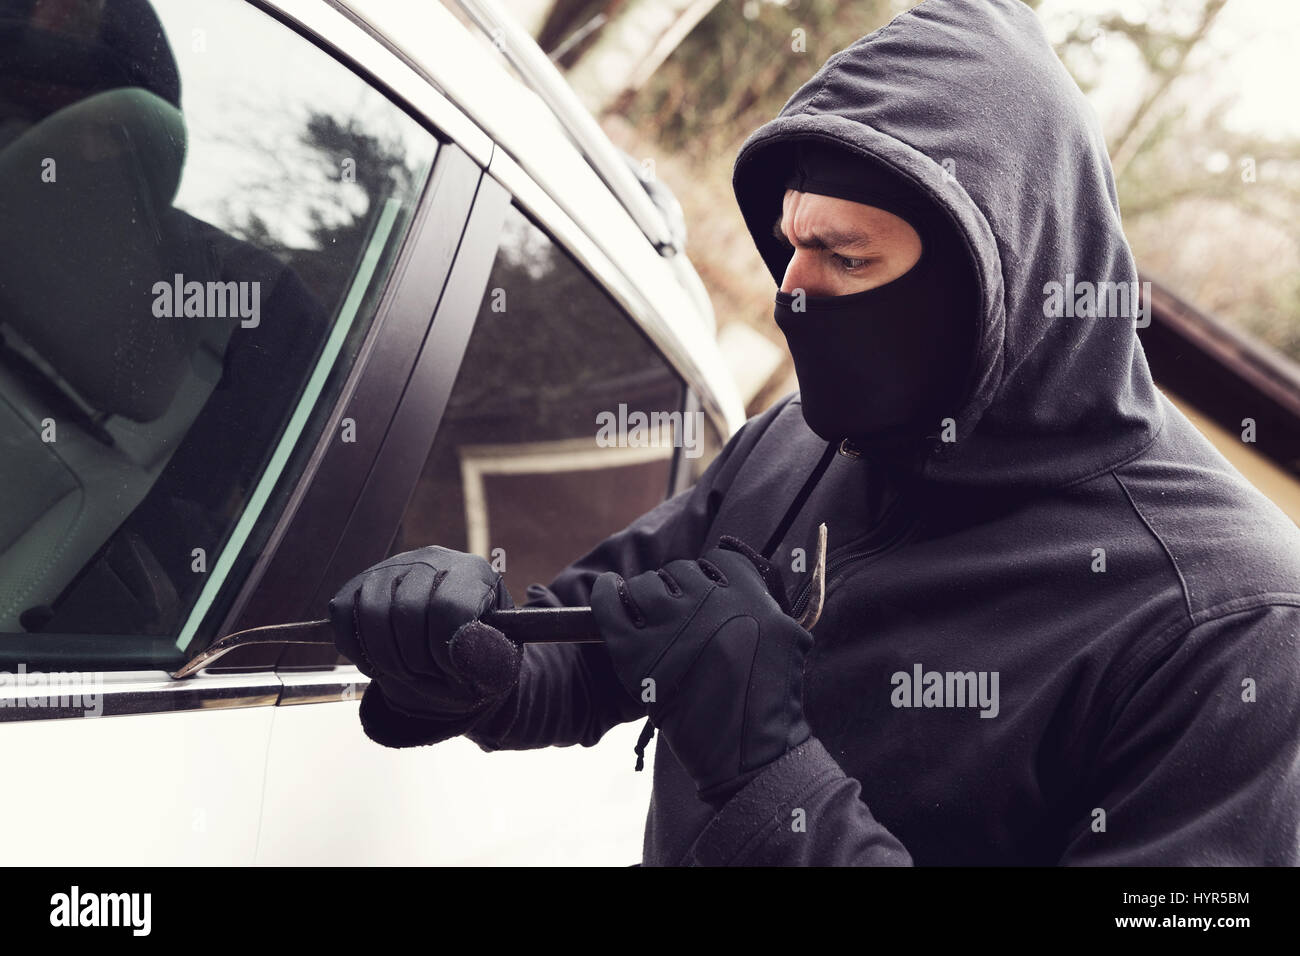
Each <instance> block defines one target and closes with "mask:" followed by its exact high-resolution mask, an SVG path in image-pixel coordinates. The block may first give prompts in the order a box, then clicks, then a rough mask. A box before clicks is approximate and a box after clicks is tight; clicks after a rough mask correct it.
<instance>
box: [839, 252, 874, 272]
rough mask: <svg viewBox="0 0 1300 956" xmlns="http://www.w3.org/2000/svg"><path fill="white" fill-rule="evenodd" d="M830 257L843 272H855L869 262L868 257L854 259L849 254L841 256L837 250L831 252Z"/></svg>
mask: <svg viewBox="0 0 1300 956" xmlns="http://www.w3.org/2000/svg"><path fill="white" fill-rule="evenodd" d="M831 257H832V258H833V259H835V260H836V262H838V263H839V267H840V269H842V270H843V271H845V272H857V271H858V270H860V269H862V268H863V267H865V266H866V265H867V264H868V263H870V262H871V260H870V259H854V258H851V257H849V256H842V255H840V254H839V253H838V252H833V253H831Z"/></svg>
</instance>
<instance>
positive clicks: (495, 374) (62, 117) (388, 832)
mask: <svg viewBox="0 0 1300 956" xmlns="http://www.w3.org/2000/svg"><path fill="white" fill-rule="evenodd" d="M19 6H22V5H21V4H20V5H19ZM35 9H39V7H37V8H35ZM68 9H69V10H72V11H73V12H72V13H70V14H68V15H67V16H65V17H64V18H62V19H59V18H57V17H53V18H52V17H43V18H42V17H40V16H37V15H36V14H31V15H29V16H28V15H19V14H3V13H0V45H3V46H5V47H8V48H7V49H0V335H2V336H3V345H2V346H0V488H3V494H4V498H3V502H2V503H0V747H2V748H3V752H4V754H5V757H6V760H7V762H8V764H9V765H10V766H11V767H15V768H22V773H21V777H22V781H23V782H22V784H21V786H16V785H12V783H13V781H12V780H11V785H10V786H6V787H5V788H3V793H2V794H0V815H2V816H3V818H4V819H6V820H8V821H10V822H11V824H14V825H12V826H11V827H10V828H9V834H8V835H7V836H6V838H5V840H4V851H3V857H4V860H5V863H6V864H8V865H11V866H13V865H30V864H69V865H114V866H118V865H133V864H237V865H248V864H324V863H330V864H333V863H357V864H370V863H376V864H386V863H394V864H399V863H403V864H404V863H412V864H414V863H613V864H628V863H633V862H635V861H637V860H638V859H639V858H640V842H641V832H642V827H643V823H644V815H645V808H646V800H647V798H648V794H649V790H650V781H649V779H648V778H649V776H650V775H649V774H648V773H641V774H637V773H634V772H633V770H632V764H633V762H634V758H633V755H632V741H633V739H634V738H635V735H636V730H637V727H636V726H635V725H634V724H629V725H625V726H623V727H620V728H616V729H615V730H614V731H612V732H611V733H610V734H608V735H607V736H606V738H605V740H603V741H602V742H601V744H600V745H599V746H598V747H595V748H591V749H589V750H587V749H583V748H568V749H551V750H547V751H535V752H526V753H498V754H491V755H489V754H486V753H482V752H481V751H479V750H478V748H477V747H475V746H474V745H473V744H471V743H469V742H468V741H465V740H463V739H456V740H451V741H447V742H446V743H444V744H440V745H438V746H436V747H420V748H412V749H409V750H391V749H388V748H385V747H381V746H380V745H378V744H375V743H373V742H371V741H370V740H369V739H367V738H366V737H365V736H364V734H363V733H362V731H361V728H360V724H359V721H358V717H357V706H358V699H359V697H360V693H361V691H362V690H363V689H364V687H365V685H366V681H367V679H366V677H365V676H364V675H362V674H361V673H360V672H359V671H358V670H357V669H356V668H355V667H353V666H351V665H350V664H349V663H348V662H347V661H346V660H343V659H341V658H340V657H339V656H338V654H337V653H336V652H335V651H334V650H333V648H332V647H328V646H323V645H316V646H311V645H294V644H276V645H268V646H260V647H252V648H247V649H243V650H237V651H234V652H232V653H230V654H228V655H226V656H224V657H221V658H219V659H216V660H214V661H213V662H212V663H211V664H210V665H209V666H207V667H206V668H204V669H202V670H200V671H199V672H198V673H197V674H196V675H195V676H192V677H188V678H184V679H176V678H174V677H173V676H171V675H172V674H174V673H175V672H176V671H177V670H179V669H180V668H181V667H182V666H183V665H184V664H185V663H186V662H187V661H189V660H192V659H193V658H194V657H195V656H196V655H197V654H199V653H200V652H201V651H203V650H204V648H206V647H208V646H209V645H210V644H211V643H212V642H213V641H214V640H216V639H217V638H219V637H221V636H223V635H226V634H230V633H232V632H235V631H239V630H242V629H245V628H249V627H255V626H260V625H268V624H279V623H284V622H291V621H301V620H312V619H318V618H322V617H324V616H325V605H326V603H327V602H328V600H329V598H330V597H331V596H332V595H333V593H334V592H335V590H336V589H337V588H338V587H339V586H340V585H341V584H342V583H343V582H344V581H345V580H346V579H347V578H349V577H351V576H352V575H353V574H355V573H357V572H358V571H360V570H362V569H364V568H366V567H368V566H370V565H372V564H374V563H376V562H377V561H379V560H381V559H382V558H384V557H385V556H387V555H389V554H393V553H396V552H399V551H403V550H408V549H410V548H414V547H419V546H422V545H426V544H442V545H445V546H448V547H453V548H457V549H461V550H466V551H472V552H476V553H480V554H482V555H483V556H484V557H488V558H489V559H491V560H493V561H494V562H499V564H500V567H501V568H502V569H503V570H504V571H505V577H506V582H507V585H508V586H509V588H510V590H511V593H512V595H513V596H514V598H515V601H516V603H523V602H524V601H525V600H527V597H528V591H527V588H528V585H529V584H530V583H533V582H538V583H542V584H546V583H549V582H550V581H551V579H552V578H553V577H554V575H555V574H556V573H557V572H558V571H560V570H561V569H562V568H563V567H565V566H566V565H568V564H569V563H570V562H572V561H573V560H575V559H576V558H578V557H580V556H581V555H582V554H583V553H585V552H586V551H587V550H589V549H590V548H591V547H593V546H594V545H596V544H597V543H598V542H599V541H601V540H602V539H603V538H605V537H607V536H608V535H610V534H612V533H613V532H615V531H617V530H619V529H620V528H622V527H623V526H625V525H626V524H627V523H628V522H629V521H631V520H632V519H633V518H635V517H637V516H638V515H640V514H642V513H643V512H645V511H647V510H649V509H650V508H651V507H653V506H654V505H655V504H656V503H657V502H659V501H660V500H662V499H664V498H665V497H667V496H669V495H671V494H673V493H675V492H676V491H679V490H681V489H683V488H685V487H687V486H689V485H690V484H691V483H692V481H693V480H694V478H695V477H696V476H698V474H699V473H700V471H701V470H702V469H703V467H704V466H705V465H706V464H707V463H708V461H709V460H710V459H711V457H712V456H713V454H714V453H716V451H717V449H718V448H719V447H720V446H721V444H722V442H724V441H725V439H726V438H727V437H728V436H729V435H730V434H731V433H732V432H733V431H734V430H735V429H736V428H738V427H739V425H740V424H741V422H742V420H743V412H742V409H741V407H740V403H739V401H738V398H737V396H736V393H735V391H734V387H733V385H732V383H731V379H730V377H729V374H728V372H727V371H726V369H725V366H724V365H723V363H722V360H721V357H720V355H719V354H718V351H717V348H716V346H715V344H714V340H713V316H712V311H711V308H710V306H709V303H708V298H707V296H706V295H705V294H704V291H703V287H702V285H701V284H700V281H699V279H698V277H697V276H696V274H695V272H694V271H693V269H692V268H691V266H690V264H689V262H688V261H687V260H686V258H685V256H684V254H683V253H682V251H681V247H682V235H681V230H680V224H679V219H678V218H677V217H676V216H675V215H674V210H673V206H674V203H673V202H672V200H671V197H670V196H669V195H668V194H667V193H666V191H665V190H663V188H662V187H660V186H659V185H658V184H655V183H646V182H643V181H642V180H641V178H640V177H639V176H638V175H637V173H636V165H637V164H635V163H633V162H629V161H628V158H627V157H625V156H623V155H622V154H621V153H619V152H618V151H617V150H616V149H615V148H614V147H613V146H612V145H611V144H610V143H609V141H608V140H607V139H605V138H604V137H603V136H602V135H601V134H600V132H599V130H598V128H597V127H596V125H595V123H594V121H593V120H592V118H591V117H590V116H589V115H588V114H586V113H585V112H583V111H582V110H581V109H580V108H579V107H578V106H577V102H576V100H575V99H574V97H573V95H572V93H571V92H570V91H569V90H568V89H567V88H566V87H565V86H564V84H563V81H562V80H561V79H560V77H559V74H558V73H556V72H555V71H554V70H553V69H552V68H551V67H550V64H549V62H548V61H547V60H546V58H545V56H544V55H543V54H542V53H541V52H540V51H539V50H538V49H537V48H536V46H534V45H533V44H532V43H531V41H530V40H528V39H527V37H526V36H524V35H523V34H522V33H521V32H520V31H519V30H518V29H517V28H515V27H512V26H511V25H510V22H509V21H508V20H506V19H504V18H503V17H502V15H501V14H500V12H499V11H497V10H496V9H495V8H494V7H492V6H491V5H490V4H488V3H482V2H472V3H471V2H468V0H467V2H465V3H463V4H462V5H461V6H460V8H459V10H458V12H457V13H455V14H453V12H452V11H451V10H450V9H449V8H447V7H444V6H442V5H440V4H439V3H436V2H433V0H428V2H423V0H422V2H415V3H394V2H390V0H346V2H335V3H326V2H322V0H259V2H256V3H250V2H245V0H148V2H146V0H105V2H104V3H101V4H80V5H69V7H68ZM5 17H8V18H9V19H7V20H6V19H4V18H5ZM635 412H641V413H642V414H644V415H646V416H648V417H652V418H655V419H658V420H660V421H661V422H668V423H670V424H671V428H669V429H667V431H662V430H661V431H659V432H654V430H653V429H652V430H651V432H650V433H649V439H650V440H627V441H616V442H608V441H606V442H600V441H597V438H596V436H597V428H598V421H599V419H600V417H601V416H602V415H604V416H606V417H608V416H609V415H616V416H618V415H622V416H624V417H623V418H620V419H619V420H620V421H621V422H625V421H627V420H628V418H629V417H630V416H631V415H632V414H633V413H635ZM656 412H658V413H662V414H661V415H658V416H655V415H654V413H656ZM674 413H675V414H674ZM695 424H698V426H699V427H692V426H693V425H695ZM668 432H671V434H669V433H668ZM620 434H624V433H623V432H620ZM642 438H643V439H645V438H646V434H645V433H643V434H642Z"/></svg>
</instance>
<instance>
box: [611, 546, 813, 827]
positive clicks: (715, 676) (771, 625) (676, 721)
mask: <svg viewBox="0 0 1300 956" xmlns="http://www.w3.org/2000/svg"><path fill="white" fill-rule="evenodd" d="M591 607H592V612H593V614H594V615H595V618H596V624H597V627H599V628H600V632H601V636H602V637H604V639H605V646H606V647H607V648H608V650H609V654H610V658H611V659H612V661H613V664H614V669H615V671H616V673H617V674H618V677H619V681H620V682H621V683H622V685H623V687H624V689H625V690H627V692H628V693H629V694H631V695H632V696H633V697H634V698H635V699H636V700H639V701H646V702H647V703H648V710H649V715H650V719H651V721H652V722H653V723H654V725H655V726H656V727H657V728H658V729H659V730H660V732H661V734H662V738H663V740H665V741H666V742H667V744H668V746H669V748H670V749H671V750H672V752H673V754H674V756H676V757H677V759H678V761H679V762H680V763H681V764H682V766H683V767H684V768H685V769H686V771H687V772H688V773H690V775H691V777H692V778H694V780H695V784H696V789H697V791H698V793H699V796H700V798H701V799H702V800H705V801H706V802H708V803H710V804H712V805H713V806H714V807H715V808H717V807H719V806H721V804H722V803H725V802H726V801H727V800H728V799H730V797H731V796H732V795H734V794H735V793H736V792H737V791H739V790H740V788H741V787H743V786H744V785H745V784H746V783H748V782H749V781H750V780H751V779H752V778H753V777H755V776H757V775H758V774H759V773H760V772H761V771H762V770H763V769H764V768H765V767H766V766H767V765H768V764H770V763H771V762H772V761H774V760H777V759H778V758H780V757H781V756H783V755H784V754H785V753H786V752H788V751H789V750H791V749H792V748H794V747H797V746H798V745H799V744H801V743H803V742H804V741H806V740H807V739H808V738H809V737H810V736H812V731H811V729H810V728H809V726H808V723H807V721H806V720H805V719H804V714H803V665H804V660H805V658H806V657H807V654H808V651H809V650H810V649H811V647H812V642H813V639H812V635H811V634H809V633H808V632H807V631H806V630H804V629H803V628H802V627H800V626H799V624H798V623H797V622H796V621H795V620H794V619H793V618H792V617H791V616H790V608H789V603H788V600H787V598H786V595H785V589H784V588H783V587H782V586H781V579H780V573H779V572H778V571H777V569H776V567H775V566H773V565H772V564H771V563H770V562H768V561H767V560H766V559H765V558H763V557H762V556H761V555H759V554H758V553H757V552H756V551H754V550H753V549H752V548H750V547H749V546H748V545H746V544H745V543H744V542H742V541H740V540H738V539H736V538H733V537H731V536H730V535H724V536H723V537H722V538H721V539H720V541H719V547H717V548H714V549H713V550H711V551H709V552H708V553H707V554H705V555H704V556H703V557H702V558H700V559H699V560H698V561H690V560H681V561H672V562H670V563H669V564H667V565H665V566H664V567H663V568H662V569H660V570H657V571H647V572H645V573H643V574H638V575H637V576H635V577H634V578H632V579H631V580H627V581H625V580H624V579H623V578H622V576H620V575H619V574H617V573H615V572H613V571H607V572H605V573H604V574H602V575H600V576H599V577H598V578H597V579H596V581H595V583H594V585H593V586H592V592H591ZM647 679H649V680H652V681H653V682H654V683H653V685H652V686H647V685H646V684H644V683H643V681H645V680H647ZM651 693H652V694H653V699H649V700H647V695H649V694H651Z"/></svg>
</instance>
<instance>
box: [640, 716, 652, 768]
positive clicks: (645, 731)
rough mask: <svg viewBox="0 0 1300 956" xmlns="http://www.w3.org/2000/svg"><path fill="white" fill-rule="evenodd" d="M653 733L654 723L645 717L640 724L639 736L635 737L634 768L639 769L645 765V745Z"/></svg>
mask: <svg viewBox="0 0 1300 956" xmlns="http://www.w3.org/2000/svg"><path fill="white" fill-rule="evenodd" d="M654 735H655V725H654V723H652V722H651V720H650V718H649V717H647V718H646V719H645V723H644V724H643V725H642V726H641V736H640V737H638V738H637V739H636V769H637V770H640V769H642V768H643V767H645V745H646V744H648V743H649V742H650V738H651V737H653V736H654Z"/></svg>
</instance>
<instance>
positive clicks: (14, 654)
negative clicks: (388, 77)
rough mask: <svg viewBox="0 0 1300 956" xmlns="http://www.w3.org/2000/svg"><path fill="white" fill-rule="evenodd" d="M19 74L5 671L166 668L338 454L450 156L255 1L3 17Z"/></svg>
mask: <svg viewBox="0 0 1300 956" xmlns="http://www.w3.org/2000/svg"><path fill="white" fill-rule="evenodd" d="M0 49H2V50H3V53H0V223H3V229H0V335H2V336H3V345H0V486H2V487H4V488H5V489H6V497H5V499H4V501H3V505H2V506H0V633H3V634H5V635H6V636H5V637H3V638H0V660H10V659H23V658H22V657H21V655H23V654H27V653H30V652H31V649H32V648H35V647H39V645H40V641H35V640H33V639H31V638H29V636H32V637H39V638H40V639H41V640H43V641H46V642H48V641H50V640H53V639H54V638H55V636H57V635H72V634H85V635H117V636H119V637H121V638H126V637H128V636H130V637H135V638H140V639H144V638H154V639H155V640H153V641H152V642H149V641H145V640H137V641H135V642H132V641H129V640H117V641H114V640H113V639H112V638H111V637H110V638H108V640H107V644H106V646H109V647H113V648H120V649H121V650H122V654H123V657H124V658H125V657H127V656H131V655H134V656H135V658H136V659H137V662H138V660H139V659H140V657H141V655H143V657H144V658H148V657H149V655H151V654H152V655H155V656H156V657H157V658H158V659H159V660H162V659H165V658H167V657H168V656H169V655H170V656H174V655H175V654H176V653H178V651H179V650H180V649H183V648H184V646H185V645H186V644H187V643H188V642H189V641H190V640H191V639H192V637H193V636H194V634H195V630H196V627H197V625H198V622H199V619H200V618H201V616H202V614H203V612H204V611H205V610H206V609H207V608H208V606H209V605H210V604H211V602H213V601H214V600H215V599H216V598H217V597H218V589H219V587H220V585H221V584H222V581H223V578H225V577H226V576H227V575H228V574H229V572H230V570H231V567H232V562H233V560H234V556H235V552H237V551H238V550H239V548H240V546H241V545H243V544H244V543H246V542H247V541H248V540H249V536H250V535H254V533H255V532H256V531H258V530H259V529H264V526H265V520H269V517H270V516H269V515H267V516H262V515H261V512H262V508H263V506H264V505H265V503H266V501H267V500H268V499H269V496H270V493H271V491H272V488H273V486H274V484H275V480H276V478H277V476H278V475H279V474H280V473H281V472H282V471H283V470H284V469H285V467H286V465H287V464H289V455H290V452H291V451H292V450H293V447H294V446H295V444H296V441H297V438H298V437H299V436H300V435H301V434H304V433H305V434H311V433H312V430H313V429H315V428H318V427H319V421H318V420H317V419H316V418H314V417H312V415H311V413H312V412H313V410H314V409H316V408H323V407H324V406H325V404H326V402H325V401H324V400H326V399H329V398H330V397H331V396H332V395H333V394H334V393H335V390H336V389H337V386H338V384H339V381H340V379H341V376H342V374H343V372H345V371H346V366H347V365H348V364H350V360H351V358H352V356H353V355H354V354H355V351H356V348H357V346H358V345H359V342H360V339H361V336H362V335H363V334H364V331H365V328H366V326H367V324H368V322H369V318H370V315H371V313H372V312H373V305H374V301H375V298H376V297H377V294H378V291H379V288H380V286H381V285H382V279H383V277H384V276H385V275H386V273H387V270H388V268H389V265H390V263H391V259H392V256H393V254H394V252H395V249H396V246H397V243H398V240H399V239H400V237H401V235H402V234H403V231H404V228H405V223H406V221H407V219H408V217H409V215H410V212H411V209H412V206H413V203H414V201H415V198H416V196H417V194H418V190H419V186H420V184H421V183H422V181H423V179H424V177H425V174H426V172H427V169H428V167H429V164H430V163H431V161H432V156H433V152H434V148H435V143H434V140H433V139H432V137H431V136H430V135H429V134H428V133H426V132H425V131H424V130H422V129H421V128H420V127H419V126H418V125H417V124H416V123H415V122H414V121H412V120H411V119H410V118H408V117H407V116H406V115H405V114H403V113H401V112H400V111H399V110H398V109H396V108H395V107H394V106H393V105H392V104H391V103H388V102H387V101H386V100H384V99H383V98H382V97H380V96H379V95H378V94H376V93H375V91H374V90H372V89H370V88H369V87H368V85H367V84H366V83H365V82H364V81H362V80H361V79H360V78H359V77H357V76H355V75H354V74H352V73H351V72H349V71H348V70H347V69H345V68H344V67H342V66H341V65H340V64H338V63H337V62H335V61H334V60H333V59H331V58H330V57H329V56H327V55H326V54H325V53H323V52H322V51H321V50H319V49H317V48H316V47H315V46H313V45H311V44H310V43H308V42H307V41H305V40H304V39H302V38H301V37H299V36H297V35H296V34H294V33H293V32H292V31H290V30H288V29H287V28H285V27H284V26H282V25H281V24H279V23H277V22H276V21H275V20H273V19H271V18H269V17H267V16H266V15H265V14H262V13H261V12H259V11H258V10H256V8H254V7H252V6H250V5H248V4H245V3H242V2H238V0H203V2H193V0H184V2H182V0H157V2H154V3H148V2H145V0H103V2H100V3H65V2H45V0H5V2H3V3H0ZM340 356H341V360H339V359H340ZM259 516H262V517H263V518H264V521H263V524H262V525H260V526H259V525H257V524H256V522H257V520H258V518H259ZM141 648H145V650H141Z"/></svg>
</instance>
